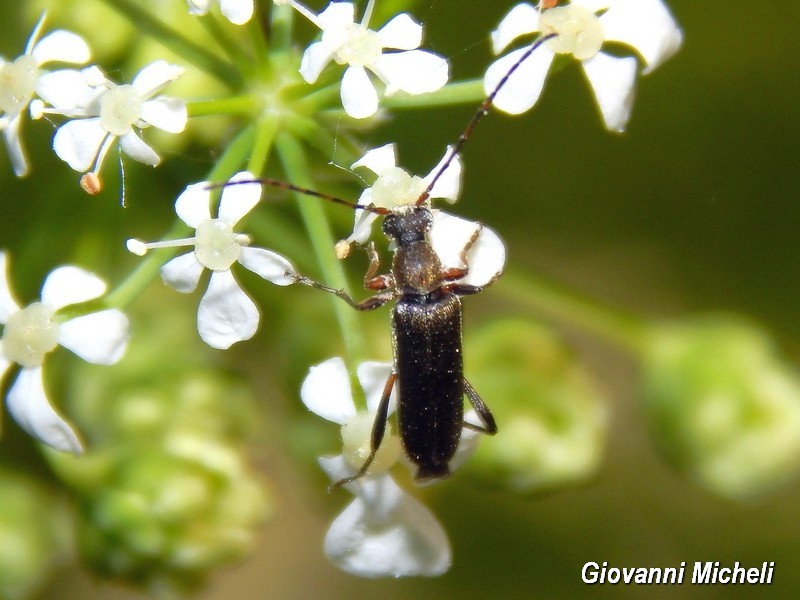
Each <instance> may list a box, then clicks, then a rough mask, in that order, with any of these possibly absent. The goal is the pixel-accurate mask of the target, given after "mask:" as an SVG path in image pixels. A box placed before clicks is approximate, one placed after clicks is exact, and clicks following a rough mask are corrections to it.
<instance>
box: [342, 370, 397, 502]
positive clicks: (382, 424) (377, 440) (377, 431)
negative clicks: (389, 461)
mask: <svg viewBox="0 0 800 600" xmlns="http://www.w3.org/2000/svg"><path fill="white" fill-rule="evenodd" d="M396 380H397V373H394V372H392V374H391V375H389V378H388V379H387V380H386V384H385V385H384V386H383V394H382V395H381V400H380V402H379V403H378V411H377V412H376V413H375V421H374V422H373V424H372V435H371V436H370V441H369V456H368V457H367V460H365V461H364V464H363V465H361V468H360V469H359V470H358V471H356V473H355V474H354V475H351V476H350V477H345V478H344V479H340V480H339V481H334V482H333V483H332V484H330V485H329V486H328V492H332V491H333V490H335V489H336V488H338V487H341V486H343V485H345V484H347V483H351V482H353V481H355V480H356V479H360V478H361V477H363V476H364V475H366V474H367V470H368V469H369V467H370V465H371V464H372V461H374V460H375V455H376V454H377V453H378V449H379V448H380V447H381V443H382V442H383V435H384V433H386V419H387V418H388V416H389V398H390V397H391V395H392V388H393V387H394V382H395V381H396Z"/></svg>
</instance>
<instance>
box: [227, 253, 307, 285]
mask: <svg viewBox="0 0 800 600" xmlns="http://www.w3.org/2000/svg"><path fill="white" fill-rule="evenodd" d="M239 263H240V264H241V265H242V266H243V267H244V268H246V269H248V270H250V271H252V272H253V273H255V274H256V275H258V276H259V277H262V278H264V279H266V280H267V281H269V282H271V283H274V284H275V285H292V284H293V283H294V279H292V278H291V277H287V276H286V272H287V271H290V272H292V273H293V272H294V267H293V266H292V263H290V262H289V261H288V260H287V259H286V258H284V257H283V256H281V255H280V254H278V253H277V252H272V251H271V250H267V249H265V248H248V247H244V248H242V250H241V254H240V255H239Z"/></svg>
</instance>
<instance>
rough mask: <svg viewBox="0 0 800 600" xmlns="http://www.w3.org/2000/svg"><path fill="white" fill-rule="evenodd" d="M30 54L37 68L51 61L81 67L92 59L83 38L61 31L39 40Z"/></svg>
mask: <svg viewBox="0 0 800 600" xmlns="http://www.w3.org/2000/svg"><path fill="white" fill-rule="evenodd" d="M32 54H33V57H34V58H35V59H36V63H37V64H38V65H39V66H41V65H43V64H45V63H48V62H52V61H58V62H65V63H72V64H76V65H83V64H85V63H87V62H89V59H91V58H92V51H91V50H90V49H89V46H88V44H87V43H86V42H85V41H83V38H82V37H81V36H79V35H76V34H74V33H72V32H70V31H64V30H63V29H58V30H56V31H53V32H52V33H49V34H47V35H46V36H44V37H43V38H42V39H41V40H39V41H38V42H37V43H36V45H35V46H34V47H33V52H32Z"/></svg>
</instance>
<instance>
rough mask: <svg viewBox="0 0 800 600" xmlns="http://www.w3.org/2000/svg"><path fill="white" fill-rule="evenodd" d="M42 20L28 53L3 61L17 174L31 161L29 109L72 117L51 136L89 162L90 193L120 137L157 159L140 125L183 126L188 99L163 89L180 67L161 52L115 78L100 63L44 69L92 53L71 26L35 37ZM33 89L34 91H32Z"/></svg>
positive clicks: (82, 163) (83, 167)
mask: <svg viewBox="0 0 800 600" xmlns="http://www.w3.org/2000/svg"><path fill="white" fill-rule="evenodd" d="M43 25H44V17H42V19H40V21H39V23H38V25H37V26H36V28H35V29H34V32H33V34H32V35H31V37H30V39H29V41H28V47H27V49H26V51H25V54H23V55H22V56H20V57H19V58H17V59H16V60H14V61H13V62H5V61H2V62H0V102H1V104H0V110H2V112H3V113H4V114H3V117H2V118H1V119H0V128H2V129H3V132H4V135H5V138H6V145H7V147H8V150H9V155H10V156H11V160H12V164H13V166H14V171H15V173H16V174H17V175H18V176H23V175H25V174H27V173H28V170H29V167H28V163H27V160H26V158H25V154H24V152H23V150H22V143H21V141H20V137H19V136H20V118H21V115H22V112H23V111H25V110H26V109H28V108H29V109H30V113H31V116H32V117H33V118H34V119H39V118H41V117H43V116H44V115H60V116H64V117H68V118H70V119H73V120H70V121H67V122H66V123H65V124H63V125H62V126H61V127H59V128H58V131H57V132H56V135H55V137H54V138H53V149H54V150H55V152H56V154H57V155H58V157H59V158H61V159H62V160H64V161H65V162H66V163H67V164H68V165H69V166H70V167H72V168H73V169H75V170H76V171H80V172H86V171H89V170H90V169H91V170H92V172H91V176H90V177H85V178H84V179H83V180H82V183H83V185H84V188H85V189H87V191H89V192H90V193H97V192H98V191H99V186H100V183H99V182H100V180H99V176H98V173H99V171H100V168H101V166H102V163H103V160H104V158H105V156H106V155H107V154H108V151H109V150H110V149H111V147H112V146H113V143H114V142H115V141H116V140H117V139H119V141H120V148H121V149H122V151H123V152H124V153H125V154H127V155H128V156H130V157H131V158H133V159H134V160H137V161H139V162H143V163H145V164H148V165H152V166H156V165H157V164H158V163H159V162H160V158H159V156H158V154H156V152H155V151H154V150H153V149H152V148H151V147H150V146H148V145H147V144H146V143H145V142H144V141H143V140H142V139H141V138H140V137H139V136H138V135H137V134H136V131H135V130H136V129H143V128H145V127H149V126H151V125H152V126H155V127H157V128H159V129H162V130H164V131H167V132H170V133H180V132H182V131H183V129H184V127H185V126H186V120H187V111H186V103H185V102H184V101H183V100H181V99H177V98H165V97H161V96H158V94H159V92H160V91H161V90H162V89H163V88H164V87H165V86H167V85H168V84H169V83H171V82H172V81H175V79H177V78H178V77H180V75H181V74H182V73H183V69H182V68H181V67H178V66H176V65H171V64H169V63H167V62H166V61H163V60H159V61H155V62H154V63H152V64H150V65H149V66H147V67H145V68H144V69H142V71H141V72H140V73H139V74H138V75H137V76H136V78H135V79H134V80H133V82H132V83H131V84H130V85H128V84H125V85H117V84H116V83H114V82H113V81H111V80H110V79H108V78H107V77H106V76H105V74H104V73H103V72H102V71H101V70H100V68H98V67H96V66H91V67H87V68H85V69H83V70H75V69H61V70H57V71H49V72H48V71H43V70H42V69H41V68H40V67H41V66H42V65H44V64H46V63H49V62H66V63H71V64H77V65H81V64H85V63H87V62H88V61H89V59H90V57H91V54H90V50H89V47H88V45H87V44H86V42H85V41H83V39H81V38H80V37H79V36H77V35H75V34H74V33H70V32H68V31H61V30H59V31H54V32H52V33H50V34H49V35H47V36H45V37H44V38H42V39H41V40H38V41H37V38H38V36H39V34H40V33H41V29H42V27H43ZM34 96H36V97H34Z"/></svg>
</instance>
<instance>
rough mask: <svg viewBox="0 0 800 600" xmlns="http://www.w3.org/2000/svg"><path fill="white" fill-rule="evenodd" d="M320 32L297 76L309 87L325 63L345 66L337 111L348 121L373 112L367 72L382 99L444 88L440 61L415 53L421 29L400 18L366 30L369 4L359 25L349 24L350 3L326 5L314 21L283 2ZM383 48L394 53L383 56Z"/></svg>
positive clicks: (443, 67)
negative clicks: (376, 80)
mask: <svg viewBox="0 0 800 600" xmlns="http://www.w3.org/2000/svg"><path fill="white" fill-rule="evenodd" d="M289 3H290V4H291V5H292V6H294V7H295V8H296V9H297V10H298V11H299V12H301V13H302V14H303V15H304V16H306V17H307V18H308V19H309V20H310V21H311V22H313V23H314V24H315V25H316V26H317V27H319V28H320V29H321V30H322V40H321V41H319V42H316V43H314V44H311V45H310V46H309V47H308V49H307V50H306V51H305V54H303V60H302V63H301V65H300V74H301V75H302V76H303V79H305V80H306V82H308V83H314V82H315V81H316V80H317V78H318V77H319V75H320V73H321V72H322V70H323V69H324V68H325V67H326V66H327V65H328V63H329V62H331V60H334V61H336V62H337V63H338V64H341V65H347V68H346V69H345V72H344V76H343V77H342V87H341V97H342V105H343V106H344V109H345V111H346V112H347V114H348V115H350V116H351V117H353V118H355V119H363V118H366V117H370V116H372V115H374V114H375V112H377V110H378V93H377V91H376V90H375V87H374V86H373V84H372V81H371V80H370V78H369V75H368V74H367V70H370V71H372V72H373V73H374V74H375V75H377V76H378V78H379V79H380V80H381V81H383V83H384V84H385V85H386V91H385V94H386V95H387V96H389V95H391V94H394V93H396V92H398V91H403V92H406V93H408V94H425V93H428V92H434V91H436V90H438V89H439V88H441V87H442V86H444V84H445V83H447V79H448V76H449V66H448V64H447V61H446V60H445V59H444V58H442V57H441V56H437V55H436V54H433V53H432V52H427V51H424V50H417V48H419V46H420V44H421V43H422V25H420V24H419V23H416V22H415V21H414V20H413V19H412V18H411V17H410V16H409V15H408V14H406V13H401V14H399V15H397V16H396V17H394V18H393V19H392V20H391V21H389V22H388V23H387V24H386V25H384V26H383V27H382V28H381V29H379V30H378V31H373V30H372V29H369V28H368V24H369V18H370V15H371V13H372V6H373V0H370V3H369V4H368V6H367V8H366V10H365V12H364V17H363V19H362V21H361V23H356V22H355V8H354V6H353V4H352V3H350V2H331V3H330V4H329V5H328V7H327V8H326V9H325V10H324V11H322V12H321V13H320V14H319V15H315V14H314V13H312V12H311V11H309V10H308V9H307V8H305V7H304V6H302V5H301V4H300V3H298V2H294V1H292V2H289ZM387 48H390V49H396V50H400V52H385V50H386V49H387Z"/></svg>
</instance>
